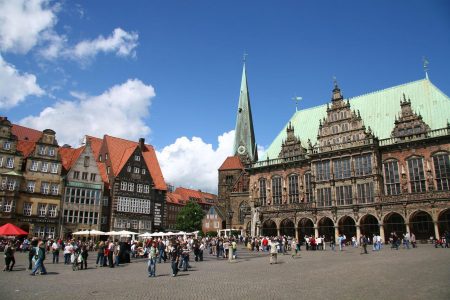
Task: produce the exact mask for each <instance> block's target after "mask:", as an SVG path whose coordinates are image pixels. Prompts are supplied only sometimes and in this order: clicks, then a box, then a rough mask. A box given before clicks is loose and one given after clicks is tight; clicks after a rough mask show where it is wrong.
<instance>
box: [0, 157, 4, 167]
mask: <svg viewBox="0 0 450 300" xmlns="http://www.w3.org/2000/svg"><path fill="white" fill-rule="evenodd" d="M1 167H3V157H2V156H0V168H1Z"/></svg>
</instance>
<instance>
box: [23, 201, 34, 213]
mask: <svg viewBox="0 0 450 300" xmlns="http://www.w3.org/2000/svg"><path fill="white" fill-rule="evenodd" d="M32 207H33V206H32V204H31V203H30V202H25V203H24V204H23V215H24V216H31V209H32Z"/></svg>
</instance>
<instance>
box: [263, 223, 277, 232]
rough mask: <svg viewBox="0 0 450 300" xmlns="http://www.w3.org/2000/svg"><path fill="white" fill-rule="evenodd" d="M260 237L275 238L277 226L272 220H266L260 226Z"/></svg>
mask: <svg viewBox="0 0 450 300" xmlns="http://www.w3.org/2000/svg"><path fill="white" fill-rule="evenodd" d="M262 235H264V236H277V224H275V222H274V221H272V220H266V221H265V222H264V223H263V226H262Z"/></svg>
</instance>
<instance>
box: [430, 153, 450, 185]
mask: <svg viewBox="0 0 450 300" xmlns="http://www.w3.org/2000/svg"><path fill="white" fill-rule="evenodd" d="M433 162H434V172H435V174H436V176H435V177H436V186H437V190H438V191H448V190H449V189H450V159H449V155H448V154H447V153H445V154H438V155H435V156H433Z"/></svg>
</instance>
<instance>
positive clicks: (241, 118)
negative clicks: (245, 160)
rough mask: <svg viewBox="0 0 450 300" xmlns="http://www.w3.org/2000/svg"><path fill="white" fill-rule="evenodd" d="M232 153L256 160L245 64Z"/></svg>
mask: <svg viewBox="0 0 450 300" xmlns="http://www.w3.org/2000/svg"><path fill="white" fill-rule="evenodd" d="M233 151H234V155H247V156H248V157H249V158H250V160H251V161H256V160H258V155H257V152H256V144H255V133H254V131H253V119H252V110H251V107H250V95H249V92H248V85H247V74H246V72H245V63H244V67H243V69H242V80H241V90H240V94H239V105H238V111H237V117H236V130H235V138H234V148H233Z"/></svg>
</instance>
